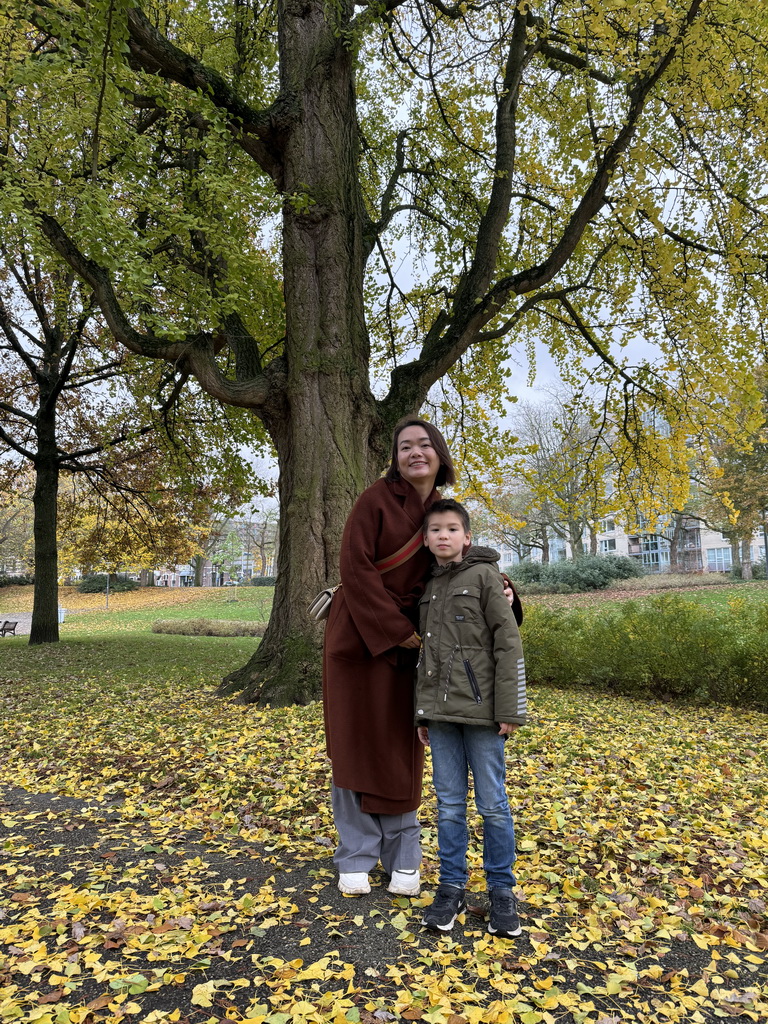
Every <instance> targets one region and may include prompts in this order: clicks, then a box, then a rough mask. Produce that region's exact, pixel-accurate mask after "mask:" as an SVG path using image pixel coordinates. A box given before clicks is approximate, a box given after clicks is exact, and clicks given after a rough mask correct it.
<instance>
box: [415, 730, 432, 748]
mask: <svg viewBox="0 0 768 1024" xmlns="http://www.w3.org/2000/svg"><path fill="white" fill-rule="evenodd" d="M416 732H417V734H418V737H419V743H421V745H422V747H428V746H429V728H428V727H427V726H426V725H419V726H417V728H416Z"/></svg>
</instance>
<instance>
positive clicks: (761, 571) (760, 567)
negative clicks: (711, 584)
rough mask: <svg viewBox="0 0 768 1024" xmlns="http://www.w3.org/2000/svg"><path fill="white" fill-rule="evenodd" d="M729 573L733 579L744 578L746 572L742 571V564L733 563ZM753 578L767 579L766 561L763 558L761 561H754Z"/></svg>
mask: <svg viewBox="0 0 768 1024" xmlns="http://www.w3.org/2000/svg"><path fill="white" fill-rule="evenodd" d="M728 575H729V576H730V578H731V579H732V580H742V579H744V573H743V572H742V567H741V566H740V565H732V566H731V568H730V571H729V573H728ZM752 579H753V580H764V579H765V561H764V560H763V559H761V560H760V561H759V562H753V563H752Z"/></svg>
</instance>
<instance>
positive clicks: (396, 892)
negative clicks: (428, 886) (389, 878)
mask: <svg viewBox="0 0 768 1024" xmlns="http://www.w3.org/2000/svg"><path fill="white" fill-rule="evenodd" d="M387 892H391V893H392V895H393V896H418V895H419V893H420V892H421V886H420V885H417V886H416V888H415V889H406V888H405V887H399V886H396V885H388V886H387Z"/></svg>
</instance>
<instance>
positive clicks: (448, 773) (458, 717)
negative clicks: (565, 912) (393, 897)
mask: <svg viewBox="0 0 768 1024" xmlns="http://www.w3.org/2000/svg"><path fill="white" fill-rule="evenodd" d="M471 542H472V536H471V533H470V528H469V515H468V513H467V510H466V509H465V508H464V507H463V505H460V504H459V503H458V502H457V501H453V500H451V499H450V498H448V499H443V500H440V501H436V502H434V503H433V504H432V505H431V506H430V508H429V510H428V511H427V515H426V519H425V521H424V543H425V544H426V546H427V547H428V548H429V550H430V551H431V552H432V554H433V555H434V556H435V561H436V563H437V564H436V565H435V566H433V569H432V580H431V582H430V584H428V585H427V589H426V592H425V594H424V596H423V597H422V599H421V605H420V627H421V636H422V650H421V656H420V658H419V665H418V670H417V678H416V723H417V726H418V733H419V739H420V740H421V742H422V743H423V744H424V746H431V748H432V772H433V778H434V784H435V791H436V793H437V837H438V845H439V850H440V884H439V886H438V889H437V893H436V894H435V898H434V901H433V903H432V905H431V906H430V907H427V909H426V911H425V913H424V916H423V918H422V924H424V925H425V926H426V927H427V928H430V929H433V930H438V931H441V932H447V931H450V930H451V928H452V927H453V923H454V921H455V920H456V918H457V917H458V915H459V914H461V913H462V912H463V911H464V909H465V908H466V898H465V887H466V884H467V879H468V875H467V844H468V838H469V836H468V831H467V790H468V775H467V771H468V768H471V769H472V777H473V779H474V786H475V802H476V804H477V809H478V811H479V812H480V814H481V815H482V818H483V867H484V869H485V875H486V881H487V886H488V889H489V892H490V904H491V905H490V920H489V923H488V931H489V932H490V933H491V935H501V936H504V937H506V938H510V937H512V936H514V935H519V934H520V932H521V930H522V929H521V927H520V920H519V918H518V916H517V904H516V902H515V897H514V894H513V892H512V887H513V886H514V884H515V876H514V875H513V873H512V865H513V864H514V862H515V833H514V826H513V823H512V814H511V811H510V809H509V801H508V800H507V793H506V785H505V780H506V772H505V764H504V744H505V740H506V738H507V736H509V735H510V734H511V733H512V732H514V730H515V729H517V728H519V726H521V725H524V724H525V721H526V694H525V664H524V662H523V649H522V645H521V643H520V633H519V631H518V628H517V623H516V622H515V618H514V615H513V613H512V609H511V608H510V606H509V603H508V601H507V599H506V598H505V596H504V584H503V582H502V579H501V576H500V575H499V570H498V568H497V566H496V561H497V559H498V554H497V553H496V552H495V551H492V550H491V549H490V548H478V547H471V546H470V545H471Z"/></svg>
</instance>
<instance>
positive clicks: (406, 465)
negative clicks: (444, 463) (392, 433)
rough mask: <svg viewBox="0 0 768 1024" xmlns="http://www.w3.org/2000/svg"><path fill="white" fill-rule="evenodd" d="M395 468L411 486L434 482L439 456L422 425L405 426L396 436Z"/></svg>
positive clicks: (438, 467)
mask: <svg viewBox="0 0 768 1024" xmlns="http://www.w3.org/2000/svg"><path fill="white" fill-rule="evenodd" d="M397 468H398V469H399V470H400V476H401V477H402V478H403V480H406V481H407V482H408V483H409V484H411V485H412V486H416V484H418V483H426V482H427V481H430V482H431V483H432V484H434V482H435V477H436V476H437V472H438V470H439V469H440V458H439V456H438V454H437V452H436V451H435V449H434V448H433V447H432V441H431V440H430V437H429V434H428V433H427V432H426V430H425V429H424V428H423V427H406V428H405V429H404V430H401V431H400V434H399V436H398V438H397Z"/></svg>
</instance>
